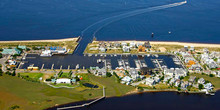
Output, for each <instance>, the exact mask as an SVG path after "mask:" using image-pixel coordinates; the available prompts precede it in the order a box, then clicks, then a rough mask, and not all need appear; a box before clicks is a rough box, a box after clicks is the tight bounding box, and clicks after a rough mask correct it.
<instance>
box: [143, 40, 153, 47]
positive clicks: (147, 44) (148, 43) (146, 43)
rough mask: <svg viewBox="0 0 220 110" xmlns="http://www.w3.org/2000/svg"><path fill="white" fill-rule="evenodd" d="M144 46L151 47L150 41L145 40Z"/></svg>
mask: <svg viewBox="0 0 220 110" xmlns="http://www.w3.org/2000/svg"><path fill="white" fill-rule="evenodd" d="M144 47H146V48H147V49H150V48H151V45H150V42H149V41H147V42H145V43H144Z"/></svg>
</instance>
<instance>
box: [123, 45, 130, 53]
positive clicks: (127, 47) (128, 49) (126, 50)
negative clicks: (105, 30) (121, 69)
mask: <svg viewBox="0 0 220 110" xmlns="http://www.w3.org/2000/svg"><path fill="white" fill-rule="evenodd" d="M122 50H123V52H130V47H129V46H123V47H122Z"/></svg>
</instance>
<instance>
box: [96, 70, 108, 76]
mask: <svg viewBox="0 0 220 110" xmlns="http://www.w3.org/2000/svg"><path fill="white" fill-rule="evenodd" d="M96 76H103V77H105V76H106V69H105V68H101V69H98V71H97V73H96Z"/></svg>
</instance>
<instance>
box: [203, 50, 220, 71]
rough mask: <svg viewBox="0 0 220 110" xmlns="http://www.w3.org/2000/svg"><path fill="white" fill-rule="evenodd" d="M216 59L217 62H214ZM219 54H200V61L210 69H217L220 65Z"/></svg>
mask: <svg viewBox="0 0 220 110" xmlns="http://www.w3.org/2000/svg"><path fill="white" fill-rule="evenodd" d="M214 59H217V61H214ZM219 59H220V53H219V52H212V53H211V54H209V53H207V52H204V53H203V54H201V61H202V62H203V63H204V64H206V65H207V66H208V68H210V69H214V68H218V67H219V65H218V64H220V61H219Z"/></svg>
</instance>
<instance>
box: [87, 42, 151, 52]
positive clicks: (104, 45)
mask: <svg viewBox="0 0 220 110" xmlns="http://www.w3.org/2000/svg"><path fill="white" fill-rule="evenodd" d="M150 48H151V45H150V42H149V41H148V42H123V41H122V42H99V44H98V48H90V50H97V49H98V50H99V51H100V52H106V51H107V50H108V49H122V50H123V52H125V53H126V52H130V51H131V49H138V51H139V52H146V51H148V50H149V49H150Z"/></svg>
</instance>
